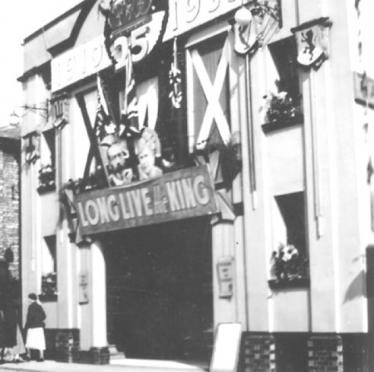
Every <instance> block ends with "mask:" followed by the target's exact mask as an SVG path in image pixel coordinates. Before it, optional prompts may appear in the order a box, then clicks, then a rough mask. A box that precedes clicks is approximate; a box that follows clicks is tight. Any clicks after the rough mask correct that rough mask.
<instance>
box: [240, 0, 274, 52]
mask: <svg viewBox="0 0 374 372" xmlns="http://www.w3.org/2000/svg"><path fill="white" fill-rule="evenodd" d="M280 23H281V17H280V7H279V3H278V1H277V0H271V1H265V2H263V3H260V2H257V1H255V2H254V5H252V6H251V7H249V8H247V7H244V6H242V7H241V8H240V9H239V10H238V11H237V13H236V14H235V24H234V34H235V45H234V50H235V52H237V53H238V54H242V55H244V54H248V55H253V54H254V53H256V51H257V50H258V49H259V48H261V47H262V46H264V45H267V44H268V43H269V42H270V41H271V39H272V38H273V36H274V35H275V34H276V33H277V32H278V31H279V29H280Z"/></svg>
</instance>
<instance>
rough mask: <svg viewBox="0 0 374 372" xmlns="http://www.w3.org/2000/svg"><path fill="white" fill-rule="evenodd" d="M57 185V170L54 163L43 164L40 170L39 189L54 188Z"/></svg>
mask: <svg viewBox="0 0 374 372" xmlns="http://www.w3.org/2000/svg"><path fill="white" fill-rule="evenodd" d="M54 187H55V170H54V168H53V167H52V165H50V164H47V165H43V166H42V167H41V168H40V170H39V187H38V190H39V191H48V190H53V189H54Z"/></svg>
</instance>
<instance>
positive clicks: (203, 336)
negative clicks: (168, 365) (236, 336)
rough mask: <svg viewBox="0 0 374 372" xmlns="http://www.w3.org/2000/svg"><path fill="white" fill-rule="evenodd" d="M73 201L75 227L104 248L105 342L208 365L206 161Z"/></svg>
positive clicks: (210, 207)
mask: <svg viewBox="0 0 374 372" xmlns="http://www.w3.org/2000/svg"><path fill="white" fill-rule="evenodd" d="M75 204H76V206H77V211H78V219H79V224H80V226H81V233H82V234H85V235H90V236H91V237H94V238H95V239H97V240H98V241H100V243H101V247H102V251H103V255H104V260H105V271H106V316H107V333H108V343H109V344H110V345H114V346H115V347H116V349H117V350H118V351H120V352H123V353H124V354H125V355H126V357H128V358H137V359H139V358H140V359H169V360H190V361H191V360H193V361H197V362H200V363H204V364H205V365H207V363H208V362H209V358H210V355H211V351H212V344H213V328H214V324H213V284H212V283H213V273H212V270H213V262H212V236H211V235H212V228H211V215H212V214H217V213H218V209H217V205H216V196H215V191H214V185H213V183H212V181H211V179H210V174H209V171H208V168H207V167H206V166H199V167H192V168H186V169H183V170H180V171H176V172H171V173H168V174H165V175H163V176H161V177H159V178H153V179H151V180H146V181H142V182H139V183H136V184H134V185H131V184H130V185H128V186H123V187H115V188H108V189H102V190H96V191H91V192H85V193H82V194H80V195H77V196H76V198H75ZM91 275H94V273H92V274H91Z"/></svg>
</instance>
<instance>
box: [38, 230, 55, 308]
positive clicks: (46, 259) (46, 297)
mask: <svg viewBox="0 0 374 372" xmlns="http://www.w3.org/2000/svg"><path fill="white" fill-rule="evenodd" d="M40 299H41V300H42V301H54V300H56V299H57V260H56V235H51V236H46V237H44V241H43V246H42V283H41V295H40Z"/></svg>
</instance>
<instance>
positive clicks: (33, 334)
mask: <svg viewBox="0 0 374 372" xmlns="http://www.w3.org/2000/svg"><path fill="white" fill-rule="evenodd" d="M26 347H27V348H28V349H37V350H45V337H44V328H29V329H28V330H27V337H26Z"/></svg>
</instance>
